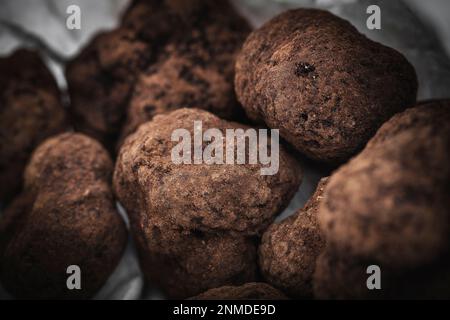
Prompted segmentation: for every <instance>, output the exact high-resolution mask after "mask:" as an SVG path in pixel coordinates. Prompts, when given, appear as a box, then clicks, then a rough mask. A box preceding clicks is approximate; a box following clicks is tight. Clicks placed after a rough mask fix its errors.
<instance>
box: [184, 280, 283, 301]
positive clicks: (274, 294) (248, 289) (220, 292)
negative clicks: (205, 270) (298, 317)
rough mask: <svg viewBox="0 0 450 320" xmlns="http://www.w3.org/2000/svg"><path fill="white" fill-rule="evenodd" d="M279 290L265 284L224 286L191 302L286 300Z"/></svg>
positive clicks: (207, 292) (200, 295)
mask: <svg viewBox="0 0 450 320" xmlns="http://www.w3.org/2000/svg"><path fill="white" fill-rule="evenodd" d="M285 299H287V297H286V296H285V295H284V294H283V293H282V292H280V291H279V290H277V289H275V288H273V287H271V286H270V285H268V284H267V283H263V282H250V283H246V284H244V285H241V286H223V287H220V288H214V289H210V290H208V291H206V292H203V293H201V294H199V295H198V296H195V297H192V298H191V300H285Z"/></svg>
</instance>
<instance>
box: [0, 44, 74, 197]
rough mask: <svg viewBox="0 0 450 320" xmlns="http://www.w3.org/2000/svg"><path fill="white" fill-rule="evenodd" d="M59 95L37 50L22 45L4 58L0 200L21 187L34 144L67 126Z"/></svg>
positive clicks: (1, 63) (0, 90) (1, 66)
mask: <svg viewBox="0 0 450 320" xmlns="http://www.w3.org/2000/svg"><path fill="white" fill-rule="evenodd" d="M59 98H60V96H59V90H58V88H57V86H56V83H55V81H54V79H53V76H52V75H51V73H50V71H49V70H48V69H47V68H46V66H45V64H44V62H43V61H42V60H41V58H40V57H39V55H38V54H37V53H36V52H34V51H30V50H25V49H21V50H17V51H15V52H14V53H13V54H12V55H10V56H9V57H5V58H0V202H4V203H7V202H9V200H11V199H12V198H13V197H14V195H16V194H17V193H18V192H19V191H20V189H21V187H22V180H23V179H22V175H23V170H24V168H25V166H26V164H27V162H28V160H29V157H30V155H31V152H32V151H33V150H34V148H35V147H36V146H37V145H38V144H39V143H40V142H41V141H43V140H44V139H45V138H47V137H49V136H51V135H53V134H56V133H59V132H62V131H63V130H64V129H65V127H66V117H65V112H64V109H63V107H62V106H61V103H60V99H59Z"/></svg>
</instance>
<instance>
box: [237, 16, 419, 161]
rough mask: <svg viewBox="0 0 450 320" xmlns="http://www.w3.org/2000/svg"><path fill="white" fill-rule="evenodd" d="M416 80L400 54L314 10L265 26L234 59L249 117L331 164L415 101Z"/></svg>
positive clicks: (272, 21)
mask: <svg viewBox="0 0 450 320" xmlns="http://www.w3.org/2000/svg"><path fill="white" fill-rule="evenodd" d="M417 86H418V85H417V78H416V74H415V71H414V68H413V67H412V66H411V64H410V63H409V62H408V61H407V60H406V59H405V58H404V57H403V56H402V55H401V54H400V53H398V52H397V51H395V50H394V49H391V48H388V47H385V46H383V45H381V44H379V43H376V42H373V41H371V40H369V39H368V38H366V37H365V36H364V35H362V34H360V33H359V32H358V31H357V30H356V28H354V27H353V26H352V25H351V24H350V23H349V22H347V21H345V20H343V19H341V18H338V17H336V16H334V15H333V14H331V13H329V12H326V11H321V10H315V9H298V10H291V11H287V12H284V13H282V14H280V15H278V16H277V17H275V18H273V19H272V20H270V21H269V22H268V23H266V24H264V25H263V26H262V27H261V28H259V29H258V30H256V31H254V32H253V33H251V34H250V36H249V37H248V38H247V40H246V42H245V43H244V46H243V49H242V51H241V53H240V54H239V56H238V58H237V62H236V77H235V88H236V93H237V96H238V100H239V101H240V102H241V103H242V105H243V107H244V109H245V111H246V112H247V115H248V116H249V117H250V118H251V119H252V120H254V121H258V122H264V123H265V124H266V125H267V126H269V127H270V128H279V129H280V135H281V136H282V137H283V138H285V139H286V140H287V141H288V142H290V143H291V144H292V145H293V146H294V147H295V148H296V149H297V150H298V151H300V152H302V153H303V154H305V155H307V156H308V157H310V158H312V159H315V160H320V161H324V162H329V163H336V162H342V161H345V160H347V159H348V158H349V157H350V156H352V155H353V154H355V153H356V152H357V151H359V150H360V149H361V148H363V147H364V145H365V143H366V142H367V141H368V140H369V139H370V137H371V136H372V135H373V134H374V133H375V131H376V130H377V129H378V127H379V126H380V125H381V124H382V123H383V122H384V121H386V120H387V119H389V118H390V117H391V116H392V115H393V114H395V113H397V112H399V111H402V110H404V109H405V108H406V107H409V106H411V105H413V104H414V103H415V100H416V93H417Z"/></svg>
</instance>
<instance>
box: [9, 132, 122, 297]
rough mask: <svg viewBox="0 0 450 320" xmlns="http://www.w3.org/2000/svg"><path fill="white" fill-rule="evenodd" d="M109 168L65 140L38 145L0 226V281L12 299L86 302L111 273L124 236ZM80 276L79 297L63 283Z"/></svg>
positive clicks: (79, 140) (101, 156)
mask: <svg viewBox="0 0 450 320" xmlns="http://www.w3.org/2000/svg"><path fill="white" fill-rule="evenodd" d="M112 169H113V168H112V162H111V160H110V158H109V156H108V153H107V152H106V150H104V149H103V148H102V147H101V145H100V144H99V143H97V142H96V141H94V140H92V139H90V138H88V137H86V136H83V135H80V134H73V133H65V134H62V135H58V136H56V137H53V138H50V139H48V140H46V141H45V142H44V143H43V144H41V145H40V146H39V147H38V148H37V149H36V151H35V152H34V154H33V156H32V158H31V160H30V163H29V165H28V166H27V168H26V173H25V191H24V193H23V195H22V196H20V197H19V198H18V199H17V200H16V201H15V202H13V204H12V205H11V206H10V207H9V209H8V210H7V211H6V213H5V217H4V218H3V219H2V220H1V222H0V231H2V236H1V237H0V250H1V251H0V258H1V259H0V280H1V282H2V284H3V286H4V287H5V288H6V289H7V290H8V291H9V292H10V293H11V294H13V295H14V296H16V297H19V298H42V299H47V298H49V299H52V298H53V299H72V298H75V299H78V298H90V297H92V296H93V295H94V294H95V293H96V292H97V291H98V290H99V289H100V287H101V286H102V285H103V284H104V283H105V281H106V280H107V279H108V277H109V275H110V274H111V272H112V271H113V270H114V268H115V267H116V265H117V263H118V261H119V259H120V257H121V255H122V252H123V249H124V246H125V244H126V239H127V233H126V229H125V225H124V223H123V221H122V219H121V218H120V216H119V214H118V213H117V211H116V207H115V202H114V200H113V196H112V190H111V186H110V181H111V175H112ZM72 265H75V266H78V267H79V268H80V270H81V290H69V289H68V287H67V284H66V281H67V280H68V277H69V276H70V274H68V273H67V270H68V267H69V266H72Z"/></svg>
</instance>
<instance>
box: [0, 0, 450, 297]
mask: <svg viewBox="0 0 450 320" xmlns="http://www.w3.org/2000/svg"><path fill="white" fill-rule="evenodd" d="M0 71H1V73H0V90H1V91H0V156H1V157H0V182H1V183H0V197H1V202H2V204H4V205H5V207H6V209H5V210H4V212H3V213H2V216H1V219H0V282H1V284H2V285H3V287H4V288H5V289H6V290H7V291H8V292H10V293H11V294H12V295H13V296H15V297H17V298H64V299H73V298H91V297H93V296H94V295H95V294H96V292H97V291H98V290H99V289H100V288H101V287H102V285H103V284H104V283H105V281H106V280H107V279H108V277H109V276H110V275H111V273H112V272H113V271H114V269H115V267H116V266H117V264H118V261H119V260H120V258H121V256H122V254H123V250H124V247H125V244H126V242H127V234H128V233H130V234H131V236H132V238H133V241H134V244H135V246H136V248H137V252H138V257H139V261H140V266H141V269H142V272H143V274H144V276H145V278H146V280H147V281H148V283H149V285H151V286H156V287H158V288H159V289H161V290H162V291H163V292H164V294H165V295H166V296H167V297H168V298H182V299H184V298H193V299H286V298H379V297H381V298H421V297H426V298H433V297H434V298H443V297H450V272H449V271H448V266H450V264H449V262H450V255H449V253H448V249H449V244H450V241H449V240H450V239H449V236H450V232H449V231H450V230H449V228H450V165H449V164H450V101H430V102H423V103H419V104H417V103H416V93H417V79H416V74H415V71H414V68H413V67H412V66H411V65H410V64H409V63H408V61H407V60H406V59H405V58H404V57H403V56H402V55H401V54H400V53H398V52H396V51H395V50H393V49H391V48H388V47H385V46H383V45H381V44H379V43H375V42H373V41H371V40H369V39H367V38H366V37H365V36H363V35H362V34H360V33H359V32H358V31H357V30H356V29H355V28H354V27H353V26H352V25H351V24H350V23H348V22H347V21H345V20H342V19H340V18H338V17H336V16H334V15H332V14H330V13H328V12H325V11H320V10H312V9H298V10H293V11H288V12H285V13H283V14H281V15H279V16H277V17H275V18H274V19H272V20H271V21H269V22H268V23H266V24H265V25H263V26H262V27H261V28H259V29H258V30H255V31H253V32H251V33H250V28H249V26H248V25H247V23H246V22H245V20H243V19H242V18H241V17H240V16H239V15H238V14H237V13H236V12H235V11H234V9H233V7H232V6H231V5H230V4H229V3H228V2H227V1H225V0H221V1H208V0H189V1H185V0H183V1H181V0H165V1H156V0H140V1H139V0H138V1H134V2H133V3H132V4H131V6H130V8H129V9H128V10H127V11H126V12H125V14H124V17H123V19H122V23H121V25H120V26H119V27H118V28H117V29H115V30H113V31H110V32H107V33H103V34H100V35H98V36H97V37H95V38H94V39H93V40H92V42H91V43H90V44H89V45H88V46H87V47H86V48H85V49H84V50H82V52H81V53H80V54H79V56H78V57H76V58H75V59H74V60H73V61H71V62H70V63H69V64H68V65H67V69H66V75H67V80H68V89H69V90H68V91H69V95H70V105H69V106H67V107H63V106H62V104H61V102H60V101H61V100H60V92H59V90H58V88H57V86H56V84H55V82H54V80H53V78H52V76H51V74H50V73H49V72H48V70H47V69H46V67H45V65H44V64H43V62H42V61H41V59H40V57H39V55H38V54H37V53H35V52H32V51H28V50H19V51H16V52H15V53H14V54H12V55H11V56H10V57H7V58H2V59H0ZM194 121H202V125H203V129H204V130H207V129H209V128H216V129H219V130H221V131H223V132H224V131H225V130H226V129H238V128H242V129H244V130H246V129H248V128H250V127H252V126H254V127H258V128H260V127H267V128H272V129H279V130H280V135H281V137H282V138H283V139H282V140H283V141H282V146H280V153H279V171H278V172H277V173H276V174H274V175H261V174H260V169H261V168H262V166H263V165H262V164H235V165H226V164H207V163H204V164H176V163H174V162H173V161H172V159H171V150H172V148H173V147H174V146H175V145H176V144H177V142H174V141H172V139H171V134H172V132H173V131H174V130H175V129H180V128H183V129H187V130H188V131H189V132H190V133H191V134H192V135H193V131H194V127H193V124H194ZM259 143H263V142H261V141H260V142H259ZM264 143H265V142H264ZM205 144H206V143H204V147H205V146H206V145H205ZM235 151H236V150H235ZM246 152H249V150H246ZM247 156H248V155H247ZM303 156H306V157H308V158H310V159H311V160H312V161H316V162H320V163H323V164H325V165H327V166H330V167H331V168H334V171H333V172H332V174H331V175H330V176H329V177H326V178H323V179H322V180H321V181H320V183H319V185H318V187H317V190H316V192H315V193H314V194H313V195H312V197H311V199H310V200H309V201H308V202H307V204H306V205H305V207H304V208H301V209H300V210H298V212H296V213H295V214H294V215H292V216H290V217H288V218H287V219H285V220H283V221H281V222H280V223H275V222H274V219H275V218H276V217H277V215H279V214H280V213H281V212H282V211H283V210H284V209H285V208H286V207H287V206H288V204H289V202H290V200H291V199H292V197H293V196H294V194H295V192H296V190H297V189H298V188H299V186H300V184H301V180H302V169H301V168H300V165H299V163H298V158H300V157H303ZM116 202H119V203H120V204H121V205H122V206H123V207H124V208H125V210H126V213H127V215H128V217H129V220H130V228H129V230H127V228H126V226H125V224H124V222H123V221H122V218H121V217H120V216H119V214H118V212H117V209H116ZM70 265H77V266H79V267H80V269H81V270H82V289H81V290H69V289H68V288H67V286H66V280H67V272H66V270H67V267H68V266H70ZM371 265H376V266H378V267H379V268H380V270H381V277H382V288H381V290H369V288H368V287H367V282H366V280H367V278H368V276H369V275H368V274H367V272H366V271H367V267H368V266H371Z"/></svg>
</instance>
